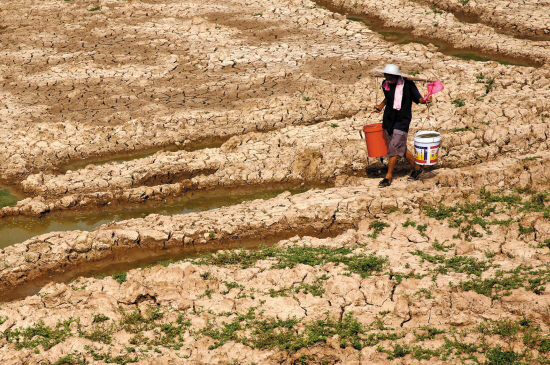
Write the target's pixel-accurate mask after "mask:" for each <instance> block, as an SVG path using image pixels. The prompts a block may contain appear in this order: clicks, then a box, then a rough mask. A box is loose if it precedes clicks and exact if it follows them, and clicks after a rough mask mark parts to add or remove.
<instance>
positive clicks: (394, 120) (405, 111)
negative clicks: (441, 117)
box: [382, 79, 422, 135]
mask: <svg viewBox="0 0 550 365" xmlns="http://www.w3.org/2000/svg"><path fill="white" fill-rule="evenodd" d="M382 84H383V83H382ZM388 85H389V86H390V90H389V91H386V90H384V87H382V90H383V91H384V96H385V97H386V108H385V109H384V116H383V117H382V128H384V129H385V130H386V131H387V132H388V134H389V135H393V130H394V129H398V130H400V131H403V132H408V131H409V125H410V124H411V119H412V103H413V102H415V103H416V104H418V100H420V98H422V95H420V92H419V91H418V88H417V87H416V85H415V83H414V81H410V80H407V79H405V85H403V99H401V110H396V109H394V108H393V99H394V96H395V88H396V86H397V83H395V84H390V83H389V82H388Z"/></svg>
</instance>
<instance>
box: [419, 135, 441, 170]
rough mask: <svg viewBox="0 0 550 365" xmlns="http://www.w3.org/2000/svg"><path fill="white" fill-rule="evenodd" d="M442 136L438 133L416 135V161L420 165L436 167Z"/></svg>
mask: <svg viewBox="0 0 550 365" xmlns="http://www.w3.org/2000/svg"><path fill="white" fill-rule="evenodd" d="M440 142H441V134H440V133H438V132H436V131H418V132H416V133H415V134H414V159H415V161H416V163H417V164H419V165H435V164H436V163H437V154H438V152H439V144H440Z"/></svg>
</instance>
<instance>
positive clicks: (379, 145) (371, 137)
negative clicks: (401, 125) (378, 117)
mask: <svg viewBox="0 0 550 365" xmlns="http://www.w3.org/2000/svg"><path fill="white" fill-rule="evenodd" d="M363 132H365V141H366V142H367V151H368V153H369V157H384V156H387V155H388V146H387V145H386V140H385V139H384V130H383V129H382V123H374V124H369V125H366V126H364V127H363Z"/></svg>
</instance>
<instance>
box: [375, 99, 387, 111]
mask: <svg viewBox="0 0 550 365" xmlns="http://www.w3.org/2000/svg"><path fill="white" fill-rule="evenodd" d="M385 106H386V98H384V100H382V102H381V103H380V104H378V105H375V106H374V110H373V112H374V113H380V112H381V111H382V109H384V107H385Z"/></svg>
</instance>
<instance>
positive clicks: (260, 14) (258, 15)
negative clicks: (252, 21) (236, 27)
mask: <svg viewBox="0 0 550 365" xmlns="http://www.w3.org/2000/svg"><path fill="white" fill-rule="evenodd" d="M252 16H257V17H261V16H263V14H262V13H256V14H252Z"/></svg>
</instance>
